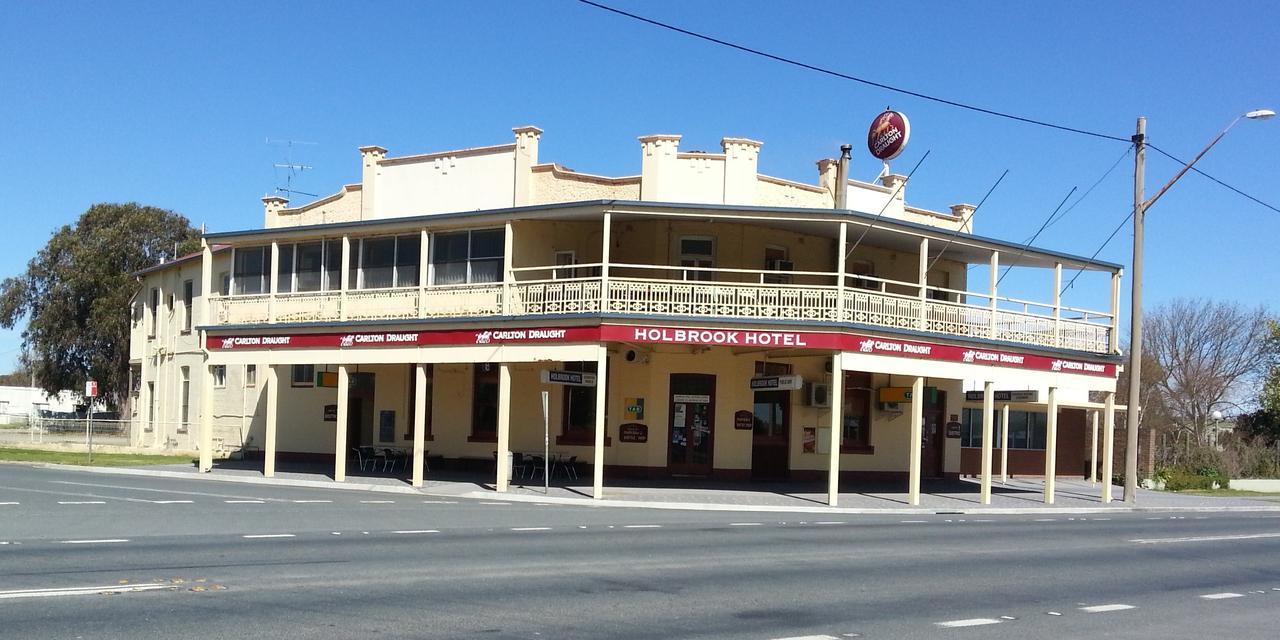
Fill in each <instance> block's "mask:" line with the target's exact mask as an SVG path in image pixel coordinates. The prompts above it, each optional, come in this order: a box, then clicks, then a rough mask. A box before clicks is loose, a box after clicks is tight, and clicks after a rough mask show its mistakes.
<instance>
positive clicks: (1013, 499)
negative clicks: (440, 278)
mask: <svg viewBox="0 0 1280 640" xmlns="http://www.w3.org/2000/svg"><path fill="white" fill-rule="evenodd" d="M148 468H150V469H164V470H166V471H175V470H176V471H182V472H186V473H192V474H195V473H197V472H196V470H195V468H194V467H193V466H190V465H170V466H164V467H148ZM332 473H333V469H332V467H331V466H330V465H322V464H303V463H287V462H282V463H278V464H277V466H276V478H277V479H279V480H281V481H284V482H288V481H296V480H303V481H313V482H314V481H322V482H323V481H329V482H331V481H332V480H331V479H332ZM212 474H213V475H215V476H219V477H222V478H226V479H232V478H235V477H242V478H245V479H248V478H259V479H261V477H262V471H261V462H260V461H259V462H253V461H248V462H240V461H230V460H229V461H220V462H218V463H217V464H215V466H214V470H213V472H212ZM590 482H591V478H590V476H585V477H583V478H580V479H579V480H576V481H566V480H565V479H564V478H556V479H555V480H553V482H552V485H551V487H550V490H549V492H548V493H545V494H544V493H543V484H542V478H541V476H539V477H538V478H536V479H533V480H515V481H514V482H513V483H512V486H511V489H510V491H509V493H508V494H506V495H509V496H511V497H521V498H524V499H529V498H536V497H540V496H541V497H550V498H554V499H556V501H557V502H559V501H562V500H564V499H574V498H577V499H584V500H586V499H589V498H590V497H591V484H590ZM347 483H348V484H360V485H369V486H372V487H378V488H385V489H393V488H395V489H400V490H405V491H412V489H411V488H410V487H409V484H408V480H407V478H406V477H405V476H404V475H403V474H396V475H391V474H382V473H368V472H360V471H358V470H357V471H355V472H354V473H352V472H351V471H348V474H347ZM1101 490H1102V487H1101V484H1096V483H1090V482H1088V481H1087V480H1083V479H1078V478H1059V479H1058V482H1057V494H1056V499H1055V504H1054V505H1052V507H1053V508H1058V509H1064V508H1065V509H1072V508H1087V509H1096V508H1108V507H1110V508H1124V507H1126V506H1127V505H1126V504H1125V503H1124V502H1121V501H1120V499H1121V498H1122V496H1123V488H1122V487H1118V486H1117V487H1115V488H1114V490H1113V496H1114V497H1115V499H1116V501H1115V502H1113V503H1111V504H1110V505H1105V504H1103V503H1102V501H1101V499H1100V495H1101ZM418 491H421V492H422V493H423V494H430V495H436V496H456V497H467V498H475V497H484V498H489V499H495V498H500V497H502V496H503V495H504V494H499V493H496V492H494V491H493V476H492V471H487V472H486V471H475V472H470V471H433V472H430V473H428V474H427V478H426V482H425V483H424V486H423V487H422V488H421V489H420V490H418ZM979 491H980V487H979V483H978V481H977V480H976V479H974V478H963V479H959V480H929V481H925V483H924V486H923V487H922V493H921V496H920V506H919V508H924V509H931V510H942V511H945V510H949V509H954V510H972V509H977V508H983V505H982V504H981V501H980V495H979ZM1043 491H1044V484H1043V481H1042V480H1041V479H1039V478H1010V479H1009V482H1008V483H1007V484H1002V483H1000V482H999V481H998V478H997V482H995V483H993V485H992V500H991V505H990V508H993V509H1036V508H1047V505H1045V504H1044V494H1043ZM605 498H606V499H608V500H610V501H623V502H635V503H644V502H653V503H665V504H671V505H688V506H690V507H693V506H694V505H708V508H714V507H713V506H718V507H735V506H736V507H768V508H771V509H777V508H786V507H798V508H806V509H808V508H812V507H820V506H824V505H826V503H827V494H826V485H825V484H818V483H760V482H740V483H730V482H718V481H710V480H697V479H687V478H677V479H668V480H632V479H609V478H606V480H605ZM839 506H840V507H841V508H845V509H903V508H910V505H909V504H908V503H907V493H906V486H905V482H903V483H893V482H861V483H855V482H847V483H843V484H842V486H841V493H840V500H839ZM1137 506H1139V507H1144V508H1205V507H1249V506H1254V507H1280V498H1276V497H1267V496H1259V497H1257V498H1253V497H1237V496H1229V497H1220V496H1194V495H1185V494H1178V493H1169V492H1163V491H1147V490H1140V491H1139V494H1138V505H1137Z"/></svg>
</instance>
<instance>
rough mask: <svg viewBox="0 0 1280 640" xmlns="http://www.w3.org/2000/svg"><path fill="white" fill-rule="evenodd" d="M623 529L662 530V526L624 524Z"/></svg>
mask: <svg viewBox="0 0 1280 640" xmlns="http://www.w3.org/2000/svg"><path fill="white" fill-rule="evenodd" d="M622 528H623V529H661V528H662V525H660V524H624V525H622Z"/></svg>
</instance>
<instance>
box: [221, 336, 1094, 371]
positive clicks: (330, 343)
mask: <svg viewBox="0 0 1280 640" xmlns="http://www.w3.org/2000/svg"><path fill="white" fill-rule="evenodd" d="M583 342H632V343H648V344H691V345H706V346H726V347H770V348H791V349H821V350H831V351H850V352H856V353H865V354H869V355H879V356H894V357H901V358H916V359H920V360H934V361H939V362H956V363H962V364H982V365H989V366H996V367H1010V368H1015V369H1032V370H1037V371H1054V372H1063V373H1076V374H1083V375H1093V376H1107V377H1113V378H1114V377H1115V376H1116V365H1114V364H1110V363H1103V362H1091V361H1087V360H1072V359H1066V358H1055V357H1052V356H1042V355H1034V354H1028V353H1015V352H1011V351H1000V350H995V349H977V348H973V347H962V346H956V345H948V344H937V343H932V342H917V341H913V340H897V339H892V338H883V337H876V336H868V335H860V334H855V333H834V332H811V331H756V330H744V329H714V328H703V327H681V328H676V327H650V326H638V325H613V324H609V325H602V326H599V327H533V328H523V329H464V330H445V331H386V332H382V331H378V332H342V333H294V334H272V335H236V336H209V337H208V338H207V340H206V346H207V347H208V349H209V350H210V351H233V350H246V349H341V348H359V347H369V348H376V347H417V346H441V345H457V346H460V345H486V344H563V343H583Z"/></svg>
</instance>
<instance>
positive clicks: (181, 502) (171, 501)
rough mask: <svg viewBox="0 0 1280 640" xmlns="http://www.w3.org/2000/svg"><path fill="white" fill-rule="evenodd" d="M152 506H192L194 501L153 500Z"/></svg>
mask: <svg viewBox="0 0 1280 640" xmlns="http://www.w3.org/2000/svg"><path fill="white" fill-rule="evenodd" d="M151 502H152V504H192V503H193V502H194V501H192V500H152V501H151Z"/></svg>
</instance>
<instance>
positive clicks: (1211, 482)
mask: <svg viewBox="0 0 1280 640" xmlns="http://www.w3.org/2000/svg"><path fill="white" fill-rule="evenodd" d="M1156 476H1157V477H1159V478H1160V479H1162V480H1164V488H1165V491H1189V490H1201V491H1207V490H1209V489H1214V488H1222V489H1225V488H1227V483H1228V480H1227V478H1226V477H1225V476H1223V475H1222V472H1220V471H1218V470H1217V469H1214V468H1212V467H1200V468H1197V469H1189V468H1187V467H1169V468H1165V469H1162V470H1160V471H1159V472H1158V473H1157V474H1156ZM1215 485H1216V486H1215Z"/></svg>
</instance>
